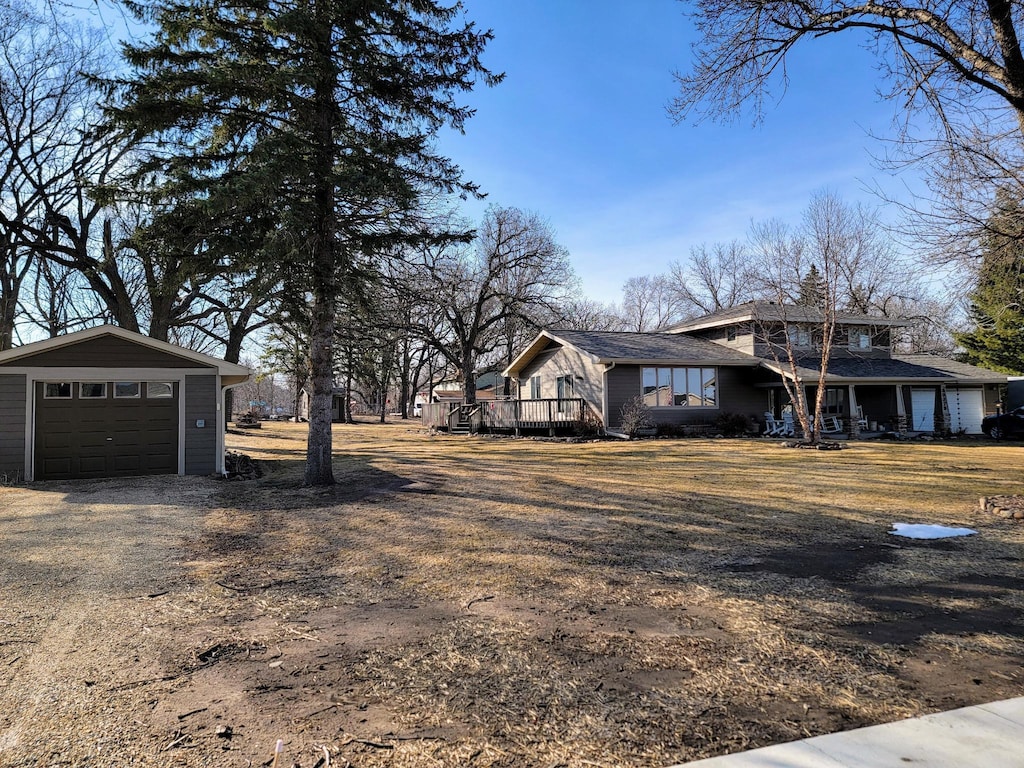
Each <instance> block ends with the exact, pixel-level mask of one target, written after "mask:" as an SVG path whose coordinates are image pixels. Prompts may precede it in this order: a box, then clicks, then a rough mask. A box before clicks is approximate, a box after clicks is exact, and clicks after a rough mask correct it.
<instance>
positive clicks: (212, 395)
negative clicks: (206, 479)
mask: <svg viewBox="0 0 1024 768" xmlns="http://www.w3.org/2000/svg"><path fill="white" fill-rule="evenodd" d="M197 420H203V421H204V422H205V426H202V427H197V426H196V421H197ZM217 429H218V426H217V377H216V376H186V377H185V474H186V475H209V474H212V473H213V472H214V471H215V470H216V468H217V462H216V459H217Z"/></svg>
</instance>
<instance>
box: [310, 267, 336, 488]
mask: <svg viewBox="0 0 1024 768" xmlns="http://www.w3.org/2000/svg"><path fill="white" fill-rule="evenodd" d="M328 250H329V249H328ZM324 261H327V259H326V258H325V259H324ZM325 288H327V290H325ZM332 293H333V292H332V291H331V290H329V286H316V287H315V288H314V290H313V322H312V326H311V334H310V336H311V338H310V350H309V352H310V354H309V360H310V368H311V375H310V383H311V385H312V387H311V388H312V395H311V396H310V399H309V436H308V439H307V442H306V475H305V483H306V485H333V484H334V470H333V467H332V466H331V449H332V447H333V445H332V434H331V398H332V395H333V393H334V392H333V390H334V381H333V378H332V374H333V365H332V362H333V357H334V354H333V353H334V349H333V346H334V297H333V295H331V294H332Z"/></svg>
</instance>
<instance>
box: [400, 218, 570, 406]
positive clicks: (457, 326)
mask: <svg viewBox="0 0 1024 768" xmlns="http://www.w3.org/2000/svg"><path fill="white" fill-rule="evenodd" d="M575 282H576V281H575V276H574V274H573V272H572V269H571V267H570V266H569V261H568V253H567V252H566V250H565V248H563V247H562V246H561V245H559V244H558V243H557V242H556V241H555V235H554V232H553V231H552V230H551V227H550V225H548V223H547V222H545V221H544V220H543V219H541V218H540V217H539V216H538V215H536V214H533V213H526V212H524V211H520V210H518V209H516V208H490V209H489V210H488V211H487V214H486V215H485V218H484V221H483V223H482V224H481V226H480V229H479V231H478V232H477V238H476V240H475V241H474V242H473V243H472V244H471V245H469V246H464V245H447V246H442V247H436V248H424V249H422V250H421V252H420V253H419V255H418V258H417V260H416V261H415V262H414V264H413V269H412V272H411V274H410V276H409V286H410V289H411V290H415V291H417V293H418V295H419V296H420V301H421V303H422V304H423V305H425V306H426V307H429V308H430V309H429V310H428V311H426V312H424V313H420V314H419V315H418V316H417V317H414V318H413V320H414V322H413V325H412V331H413V333H415V334H416V335H417V336H419V337H420V338H421V339H423V341H424V342H425V343H427V344H428V345H430V346H432V347H433V348H434V349H436V350H437V351H438V352H439V353H440V354H441V355H442V356H443V357H444V358H445V360H446V361H447V362H448V363H449V364H450V365H451V366H452V368H454V369H455V370H456V371H458V372H459V376H460V378H461V379H462V381H463V384H464V390H465V398H466V401H467V402H469V403H472V402H475V400H476V389H475V387H474V382H475V372H476V368H477V363H478V361H480V360H481V359H482V358H486V357H487V356H488V355H491V354H493V353H494V352H495V351H496V350H498V349H499V348H500V347H501V344H502V341H503V340H504V339H505V338H506V337H507V336H508V334H509V328H510V327H513V328H514V327H520V326H522V327H534V326H536V325H537V324H539V322H541V319H542V318H544V317H549V316H551V315H552V314H556V313H557V312H558V309H559V307H560V306H562V305H563V304H564V302H565V300H566V298H567V297H568V296H569V295H571V294H572V292H573V289H574V287H575Z"/></svg>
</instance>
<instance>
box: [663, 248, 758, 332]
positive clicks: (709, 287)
mask: <svg viewBox="0 0 1024 768" xmlns="http://www.w3.org/2000/svg"><path fill="white" fill-rule="evenodd" d="M669 284H670V286H671V290H672V291H673V292H674V293H675V296H676V300H677V302H678V304H679V305H680V311H681V312H682V313H683V314H685V315H688V316H694V315H701V314H710V313H712V312H717V311H719V310H721V309H728V308H729V307H735V306H736V305H737V304H742V303H744V302H746V301H750V300H751V299H754V298H756V296H757V293H758V289H759V288H760V286H759V285H758V283H757V280H756V275H755V273H754V270H753V269H752V267H751V263H750V253H749V251H748V250H747V248H746V246H744V244H743V243H741V242H739V241H737V240H733V241H732V242H729V243H714V244H713V245H710V246H709V245H703V244H702V245H699V246H696V247H694V248H691V249H690V258H689V260H688V261H686V262H680V261H674V262H672V263H671V264H670V265H669Z"/></svg>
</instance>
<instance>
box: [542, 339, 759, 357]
mask: <svg viewBox="0 0 1024 768" xmlns="http://www.w3.org/2000/svg"><path fill="white" fill-rule="evenodd" d="M550 335H551V336H553V337H554V339H555V340H556V341H562V342H566V343H568V344H571V345H572V346H574V347H576V348H577V349H580V350H582V351H583V352H586V353H588V354H590V355H591V356H593V357H595V358H597V360H598V361H599V362H603V363H612V362H661V361H664V362H695V363H696V362H708V363H711V362H714V363H718V364H726V365H727V364H729V363H730V362H735V363H736V364H737V365H744V364H746V365H757V364H758V363H759V362H760V361H759V360H758V358H756V357H754V356H753V355H748V354H746V353H745V352H740V351H738V350H735V349H730V348H729V347H725V346H722V345H721V344H715V343H714V342H712V341H705V340H704V339H698V338H694V337H692V336H683V335H677V334H668V333H657V332H655V333H630V332H628V331H551V332H550Z"/></svg>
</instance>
